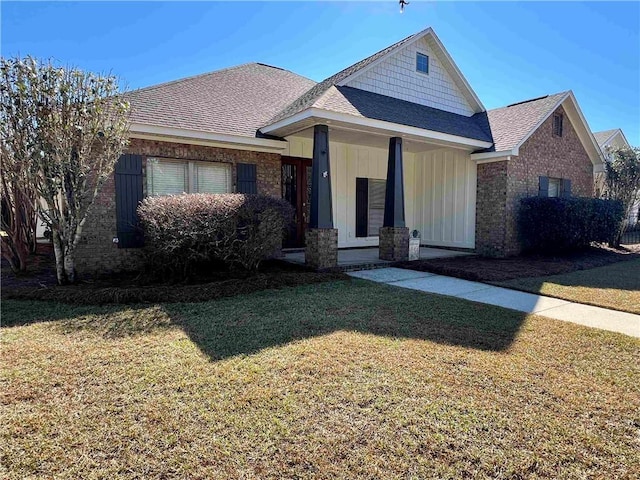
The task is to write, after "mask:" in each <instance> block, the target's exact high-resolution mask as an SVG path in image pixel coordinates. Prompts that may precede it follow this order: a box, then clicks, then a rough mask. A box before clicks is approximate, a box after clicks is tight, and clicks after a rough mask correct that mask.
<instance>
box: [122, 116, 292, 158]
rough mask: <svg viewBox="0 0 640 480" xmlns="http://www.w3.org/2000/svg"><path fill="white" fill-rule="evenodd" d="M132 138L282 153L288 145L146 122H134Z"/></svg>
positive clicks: (282, 142) (255, 138) (282, 141)
mask: <svg viewBox="0 0 640 480" xmlns="http://www.w3.org/2000/svg"><path fill="white" fill-rule="evenodd" d="M129 136H130V137H131V138H140V139H145V140H159V141H165V142H170V143H189V144H193V145H205V146H213V147H222V148H235V149H237V150H248V151H258V152H268V153H280V152H282V151H283V150H284V149H285V148H286V147H287V142H286V141H284V140H273V139H267V138H257V137H248V136H247V137H245V136H242V135H230V134H222V133H215V132H206V131H201V130H191V129H187V128H175V127H164V126H159V125H150V124H144V123H132V124H131V127H130V129H129Z"/></svg>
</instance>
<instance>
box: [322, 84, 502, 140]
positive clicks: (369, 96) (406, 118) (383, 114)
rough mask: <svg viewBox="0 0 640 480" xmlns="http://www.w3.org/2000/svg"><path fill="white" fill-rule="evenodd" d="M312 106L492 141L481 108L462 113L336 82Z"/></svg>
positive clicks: (484, 114)
mask: <svg viewBox="0 0 640 480" xmlns="http://www.w3.org/2000/svg"><path fill="white" fill-rule="evenodd" d="M312 106H314V107H317V108H322V109H323V110H329V111H332V112H337V113H344V114H348V115H354V116H358V117H366V118H371V119H374V120H382V121H385V122H392V123H397V124H400V125H408V126H411V127H417V128H422V129H425V130H433V131H436V132H441V133H448V134H450V135H457V136H461V137H466V138H473V139H476V140H483V141H486V142H491V141H492V140H491V136H490V135H489V133H488V131H487V129H486V128H483V126H484V125H486V123H487V122H486V113H484V112H482V113H477V114H475V115H473V116H472V117H466V116H464V115H458V114H456V113H451V112H446V111H444V110H439V109H437V108H433V107H427V106H425V105H420V104H417V103H413V102H407V101H405V100H399V99H396V98H392V97H387V96H385V95H380V94H377V93H372V92H367V91H365V90H360V89H358V88H353V87H336V86H331V87H329V89H328V90H327V91H326V92H325V93H324V94H323V95H322V96H321V97H320V98H318V100H316V102H314V103H313V105H312Z"/></svg>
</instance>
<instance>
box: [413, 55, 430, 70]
mask: <svg viewBox="0 0 640 480" xmlns="http://www.w3.org/2000/svg"><path fill="white" fill-rule="evenodd" d="M416 70H417V71H418V72H420V73H426V74H428V73H429V56H428V55H425V54H424V53H420V52H416Z"/></svg>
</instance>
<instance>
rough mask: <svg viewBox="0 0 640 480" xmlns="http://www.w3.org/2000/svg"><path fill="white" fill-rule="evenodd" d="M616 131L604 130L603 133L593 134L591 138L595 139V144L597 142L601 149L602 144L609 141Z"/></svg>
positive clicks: (615, 129)
mask: <svg viewBox="0 0 640 480" xmlns="http://www.w3.org/2000/svg"><path fill="white" fill-rule="evenodd" d="M617 131H618V129H617V128H614V129H611V130H605V131H603V132H595V133H594V134H593V136H594V137H595V139H596V142H598V145H599V146H601V147H602V146H603V145H604V142H606V141H607V140H609V138H611V136H612V135H613V134H614V133H616V132H617Z"/></svg>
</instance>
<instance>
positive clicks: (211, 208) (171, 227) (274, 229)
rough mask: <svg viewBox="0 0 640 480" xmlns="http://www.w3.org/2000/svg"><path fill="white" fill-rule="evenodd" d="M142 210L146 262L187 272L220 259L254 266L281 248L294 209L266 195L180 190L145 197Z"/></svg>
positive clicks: (177, 272) (237, 265)
mask: <svg viewBox="0 0 640 480" xmlns="http://www.w3.org/2000/svg"><path fill="white" fill-rule="evenodd" d="M138 215H139V217H140V221H141V225H142V228H143V230H144V235H145V259H146V262H147V265H148V266H149V267H151V268H153V269H154V270H157V271H160V272H164V273H171V274H173V275H177V276H179V277H187V276H189V275H190V274H191V273H192V272H193V271H194V270H195V269H197V268H198V267H201V266H203V265H207V266H211V264H216V263H218V264H221V265H224V266H226V267H227V268H241V269H244V270H256V269H257V268H258V267H259V265H260V262H261V261H263V260H265V259H267V258H269V257H272V256H273V255H274V253H275V252H277V251H278V250H279V249H280V248H281V247H282V239H283V232H284V230H285V227H286V226H288V224H289V222H290V221H291V218H292V215H293V209H292V207H291V205H290V204H289V203H288V202H286V201H285V200H282V199H278V198H273V197H269V196H266V195H244V194H182V195H170V196H158V197H147V198H146V199H145V200H143V201H142V203H141V204H140V206H139V207H138Z"/></svg>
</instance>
